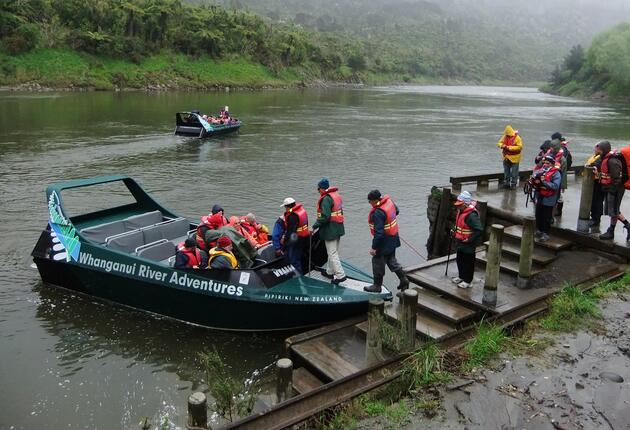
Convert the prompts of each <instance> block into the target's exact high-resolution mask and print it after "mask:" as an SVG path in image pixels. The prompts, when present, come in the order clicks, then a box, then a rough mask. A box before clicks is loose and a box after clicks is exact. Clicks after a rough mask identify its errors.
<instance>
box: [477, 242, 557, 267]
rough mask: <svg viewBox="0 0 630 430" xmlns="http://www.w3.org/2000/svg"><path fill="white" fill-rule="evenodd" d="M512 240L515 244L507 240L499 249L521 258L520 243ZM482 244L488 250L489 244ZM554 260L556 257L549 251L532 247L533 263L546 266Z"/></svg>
mask: <svg viewBox="0 0 630 430" xmlns="http://www.w3.org/2000/svg"><path fill="white" fill-rule="evenodd" d="M512 239H514V241H515V243H512V242H510V241H509V240H504V241H503V246H502V247H501V249H502V250H503V252H504V253H506V254H509V255H513V256H515V257H520V256H521V245H520V242H518V241H516V239H515V238H512ZM483 244H484V245H485V246H486V249H488V245H489V244H490V242H487V241H486V242H484V243H483ZM556 258H557V257H556V255H555V254H554V253H552V252H551V251H550V250H548V249H546V248H542V247H534V253H533V254H532V260H533V261H534V262H535V263H538V264H542V265H547V264H549V263H551V262H552V261H553V260H555V259H556Z"/></svg>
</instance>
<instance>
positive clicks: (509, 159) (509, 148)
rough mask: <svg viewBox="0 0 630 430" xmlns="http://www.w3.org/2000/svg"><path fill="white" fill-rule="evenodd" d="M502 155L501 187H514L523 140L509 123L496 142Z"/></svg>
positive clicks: (516, 182)
mask: <svg viewBox="0 0 630 430" xmlns="http://www.w3.org/2000/svg"><path fill="white" fill-rule="evenodd" d="M497 147H499V148H500V149H501V154H502V155H503V188H509V189H512V190H514V189H516V184H518V165H519V163H520V162H521V156H522V154H521V152H522V151H523V140H522V139H521V136H519V134H518V131H516V130H514V129H513V128H512V126H511V125H508V126H506V127H505V130H504V132H503V136H501V139H499V142H497Z"/></svg>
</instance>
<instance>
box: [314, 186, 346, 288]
mask: <svg viewBox="0 0 630 430" xmlns="http://www.w3.org/2000/svg"><path fill="white" fill-rule="evenodd" d="M337 190H338V189H337V187H331V186H330V183H329V182H328V178H322V179H321V180H320V181H319V182H318V183H317V191H319V195H320V197H319V200H318V201H317V221H315V224H313V230H316V229H319V237H320V238H321V239H322V240H323V241H324V244H325V245H326V253H327V254H328V265H327V268H326V270H322V275H324V276H326V277H328V278H332V283H333V284H340V283H341V282H344V281H345V280H347V279H348V278H346V274H345V272H344V271H343V267H341V260H340V259H339V240H340V238H341V236H343V235H344V234H345V233H346V232H345V229H344V227H343V221H344V217H343V200H342V199H341V196H340V195H339V193H338V192H337Z"/></svg>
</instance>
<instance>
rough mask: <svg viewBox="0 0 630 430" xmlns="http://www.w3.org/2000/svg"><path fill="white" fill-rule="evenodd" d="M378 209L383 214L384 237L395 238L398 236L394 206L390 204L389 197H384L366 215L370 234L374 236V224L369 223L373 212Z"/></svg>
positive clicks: (392, 203)
mask: <svg viewBox="0 0 630 430" xmlns="http://www.w3.org/2000/svg"><path fill="white" fill-rule="evenodd" d="M377 209H380V210H382V211H383V212H385V216H386V218H385V229H384V230H385V236H396V235H397V234H398V220H397V219H396V205H394V202H392V200H391V198H390V197H389V195H387V194H386V195H384V196H383V197H382V198H381V199H380V200H379V201H378V203H377V204H376V206H374V207H373V208H372V210H371V211H370V213H369V215H368V225H369V226H370V233H371V234H372V236H374V223H372V222H371V220H372V214H373V213H374V211H375V210H377Z"/></svg>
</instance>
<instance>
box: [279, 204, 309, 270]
mask: <svg viewBox="0 0 630 430" xmlns="http://www.w3.org/2000/svg"><path fill="white" fill-rule="evenodd" d="M282 207H284V225H285V230H284V234H283V235H282V238H281V239H280V243H281V245H283V246H284V250H285V252H286V253H287V257H288V258H289V261H290V262H291V264H292V265H293V267H295V270H297V271H298V272H299V273H300V274H304V273H305V271H304V268H303V267H302V254H303V253H304V249H308V246H309V237H310V235H311V234H310V232H309V230H308V214H307V213H306V209H304V206H302V203H297V202H296V201H295V199H294V198H293V197H287V198H286V199H284V201H283V202H282Z"/></svg>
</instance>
